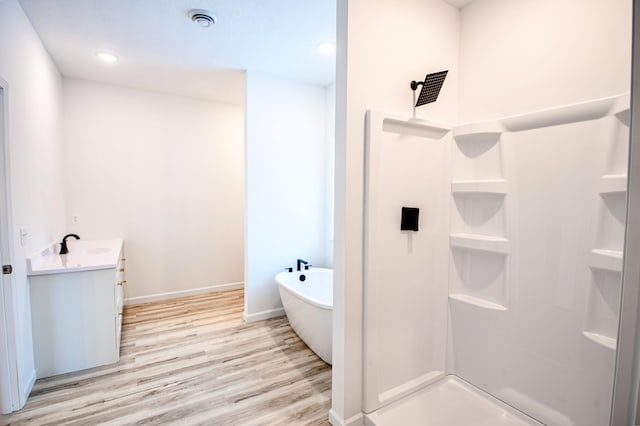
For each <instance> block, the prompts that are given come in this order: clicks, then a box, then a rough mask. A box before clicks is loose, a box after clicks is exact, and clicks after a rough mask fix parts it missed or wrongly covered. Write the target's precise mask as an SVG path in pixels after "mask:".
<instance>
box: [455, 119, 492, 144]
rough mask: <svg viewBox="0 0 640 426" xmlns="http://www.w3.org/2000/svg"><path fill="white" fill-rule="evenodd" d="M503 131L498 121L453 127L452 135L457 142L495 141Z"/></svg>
mask: <svg viewBox="0 0 640 426" xmlns="http://www.w3.org/2000/svg"><path fill="white" fill-rule="evenodd" d="M502 132H504V128H503V127H502V124H501V123H500V122H499V121H485V122H481V123H471V124H463V125H461V126H457V127H454V128H453V137H454V138H455V140H456V141H458V142H485V141H496V140H498V138H499V137H500V135H501V134H502Z"/></svg>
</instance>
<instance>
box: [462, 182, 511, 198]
mask: <svg viewBox="0 0 640 426" xmlns="http://www.w3.org/2000/svg"><path fill="white" fill-rule="evenodd" d="M451 192H452V193H453V194H498V195H504V194H506V193H507V181H506V179H484V180H457V181H453V182H451Z"/></svg>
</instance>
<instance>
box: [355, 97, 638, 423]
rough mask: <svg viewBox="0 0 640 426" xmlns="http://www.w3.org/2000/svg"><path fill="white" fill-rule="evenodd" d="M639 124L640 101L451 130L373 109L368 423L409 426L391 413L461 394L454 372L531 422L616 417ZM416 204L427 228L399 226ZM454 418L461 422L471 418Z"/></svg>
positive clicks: (619, 100)
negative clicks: (633, 134)
mask: <svg viewBox="0 0 640 426" xmlns="http://www.w3.org/2000/svg"><path fill="white" fill-rule="evenodd" d="M628 126H629V97H628V96H617V97H611V98H606V99H598V100H594V101H590V102H585V103H581V104H576V105H569V106H563V107H558V108H553V109H549V110H545V111H537V112H532V113H529V114H524V115H519V116H516V117H507V118H503V119H498V120H494V121H489V122H483V123H474V124H471V125H463V126H456V127H454V128H453V132H451V133H447V128H446V127H444V126H433V125H431V124H427V123H424V122H420V121H416V120H405V121H403V120H400V119H398V118H394V117H391V116H388V115H385V114H380V113H369V114H368V134H367V159H368V162H367V175H366V176H367V178H366V204H365V211H366V218H365V235H366V236H365V333H364V336H365V389H364V391H365V392H364V393H365V401H364V402H365V412H367V413H370V414H369V415H368V416H367V421H368V423H369V424H376V425H377V424H387V423H386V422H391V423H393V422H394V421H396V422H397V421H398V418H396V419H395V420H394V419H392V418H390V417H389V416H390V415H391V414H390V413H394V414H393V415H396V413H400V412H401V411H402V410H404V409H405V408H397V407H409V406H410V405H411V404H408V403H405V402H403V399H404V400H405V401H406V400H408V399H411V398H414V396H415V395H418V394H420V395H422V396H420V397H421V398H422V397H424V398H426V399H425V401H423V403H421V404H418V405H421V406H422V407H426V406H429V404H432V403H433V399H429V398H434V397H435V396H434V395H436V394H437V395H439V396H437V398H442V397H443V395H445V394H446V395H450V398H462V396H461V395H462V393H459V392H452V391H451V386H452V385H451V384H450V383H449V382H446V379H445V380H440V379H442V377H443V376H444V375H445V374H449V375H455V376H457V377H458V378H460V379H462V380H463V381H464V382H466V383H467V384H470V385H472V387H471V388H470V389H473V387H475V388H476V389H477V390H481V391H485V392H486V393H488V394H490V395H492V396H493V397H495V398H497V399H498V400H500V401H503V402H504V403H506V404H508V405H509V406H511V407H513V408H515V409H517V410H519V411H520V412H522V413H524V414H526V415H527V416H530V417H529V420H526V417H525V418H524V419H525V420H524V421H525V423H529V424H535V421H534V420H533V419H535V420H537V421H540V422H542V423H545V424H550V425H575V426H578V425H579V426H588V425H593V426H596V425H598V426H599V425H604V424H607V423H608V419H609V413H610V407H611V395H612V387H613V377H614V367H615V365H614V364H615V349H616V333H617V327H618V324H617V321H618V306H619V297H620V296H619V295H620V283H621V270H622V249H623V239H624V223H625V217H624V216H625V200H626V198H625V191H626V185H627V177H626V173H627V147H628ZM407 205H411V206H412V207H420V227H419V229H420V230H419V231H418V232H415V233H403V232H401V231H400V230H399V215H400V213H399V212H400V209H401V207H402V206H407ZM449 207H450V208H449ZM396 222H397V223H396ZM442 229H450V235H449V236H448V238H447V236H444V237H443V235H442ZM447 257H448V258H449V262H448V271H447ZM447 272H448V274H447ZM447 308H448V316H447V315H446V310H447ZM446 334H448V337H447V338H446V340H447V344H446V345H445V344H444V341H445V335H446ZM445 348H446V349H445ZM445 356H446V368H445V367H443V360H444V357H445ZM438 380H440V381H439V382H438V383H436V384H435V385H433V383H434V382H436V381H438ZM463 384H464V383H463ZM434 386H435V387H434ZM436 387H437V389H438V391H437V392H435V391H433V392H430V391H428V389H429V388H433V389H436ZM421 389H422V390H421ZM425 389H427V390H425ZM416 391H419V392H416ZM412 392H415V393H414V394H413V395H412V396H409V395H410V394H411V393H412ZM429 401H431V402H429ZM438 401H440V400H438ZM449 402H450V403H453V406H455V405H456V404H455V401H453V402H452V401H449ZM439 403H440V402H439ZM495 403H497V404H499V402H497V401H494V404H493V406H494V407H496V406H497V405H496V404H495ZM488 404H489V403H488ZM414 405H415V406H417V405H416V404H414ZM432 405H433V404H432ZM394 407H395V408H394ZM503 408H504V407H503ZM407 409H408V408H407ZM501 410H502V411H505V410H506V411H508V407H507V408H504V409H500V410H498V411H501ZM482 411H483V409H482V410H479V411H478V412H482ZM485 412H487V413H488V411H485ZM382 413H384V414H382ZM416 413H418V414H416ZM454 414H455V413H454ZM415 415H420V416H427V418H425V419H424V420H427V419H429V420H434V419H433V418H431V417H429V416H430V415H431V414H429V411H428V410H424V409H422V410H418V411H416V412H415V413H414V414H413V416H415ZM439 415H440V414H439ZM509 415H510V414H505V416H507V417H508V416H509ZM406 418H407V417H403V419H406ZM454 418H456V417H455V416H453V417H450V418H447V419H448V420H446V421H447V422H449V423H447V424H449V425H453V424H467V423H464V422H462V421H461V422H460V423H455V420H451V419H454ZM492 419H493V421H494V423H493V424H525V423H522V422H521V421H522V419H520V420H515V417H514V420H509V421H505V420H504V418H502V417H501V420H500V422H499V423H496V422H497V421H498V420H497V419H498V417H493V418H492ZM415 420H417V419H415ZM438 420H439V421H443V420H442V418H441V417H438ZM466 421H468V419H467V420H466ZM452 422H453V423H452ZM396 424H397V423H396Z"/></svg>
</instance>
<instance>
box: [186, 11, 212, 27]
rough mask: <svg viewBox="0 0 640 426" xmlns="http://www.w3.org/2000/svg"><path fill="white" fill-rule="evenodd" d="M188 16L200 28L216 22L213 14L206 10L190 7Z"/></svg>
mask: <svg viewBox="0 0 640 426" xmlns="http://www.w3.org/2000/svg"><path fill="white" fill-rule="evenodd" d="M189 17H190V18H191V20H192V21H193V22H195V23H196V24H198V26H199V27H202V28H208V27H211V26H213V24H215V23H216V17H215V15H214V14H213V13H211V12H209V11H208V10H202V9H192V10H190V11H189Z"/></svg>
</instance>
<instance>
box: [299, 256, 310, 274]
mask: <svg viewBox="0 0 640 426" xmlns="http://www.w3.org/2000/svg"><path fill="white" fill-rule="evenodd" d="M300 264H303V265H308V264H309V262H307V261H306V260H302V259H298V260H297V261H296V265H297V267H296V271H300Z"/></svg>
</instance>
